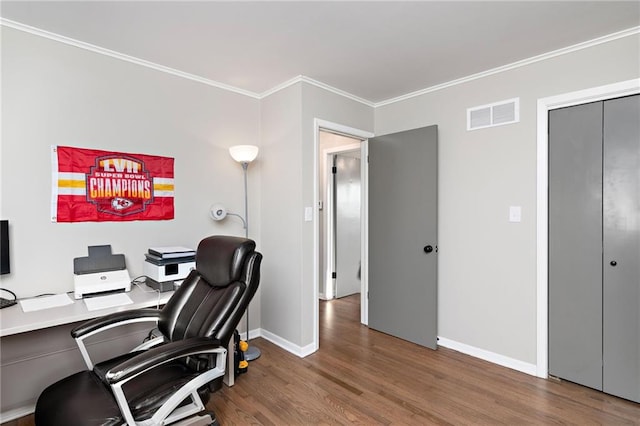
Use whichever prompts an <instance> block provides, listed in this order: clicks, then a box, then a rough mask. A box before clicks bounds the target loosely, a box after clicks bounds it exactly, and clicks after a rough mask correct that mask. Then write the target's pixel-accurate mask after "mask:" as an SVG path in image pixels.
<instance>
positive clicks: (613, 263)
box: [609, 260, 618, 266]
mask: <svg viewBox="0 0 640 426" xmlns="http://www.w3.org/2000/svg"><path fill="white" fill-rule="evenodd" d="M617 264H618V262H616V261H615V260H612V261H611V262H609V265H611V266H616V265H617Z"/></svg>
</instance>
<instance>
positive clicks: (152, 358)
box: [105, 337, 226, 384]
mask: <svg viewBox="0 0 640 426" xmlns="http://www.w3.org/2000/svg"><path fill="white" fill-rule="evenodd" d="M223 351H224V352H226V348H224V347H222V346H220V341H218V340H217V339H210V338H208V337H196V338H192V339H186V340H180V341H176V342H170V343H166V344H164V345H161V346H158V347H154V348H151V349H149V350H147V351H145V352H142V353H140V354H138V355H136V356H134V357H133V358H130V359H128V360H126V361H124V362H122V363H120V364H118V365H116V366H114V367H112V368H111V369H110V370H109V371H108V372H107V373H106V374H105V379H106V380H107V382H108V383H109V384H115V383H118V382H120V381H123V380H127V379H129V378H131V377H133V376H136V375H138V374H140V373H142V372H144V371H146V370H149V369H151V368H153V367H154V366H157V365H160V364H164V363H166V362H169V361H172V360H174V359H177V358H183V357H185V356H193V355H200V354H207V353H221V352H223Z"/></svg>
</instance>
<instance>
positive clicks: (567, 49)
mask: <svg viewBox="0 0 640 426" xmlns="http://www.w3.org/2000/svg"><path fill="white" fill-rule="evenodd" d="M635 34H640V26H637V27H632V28H628V29H626V30H622V31H618V32H616V33H612V34H608V35H605V36H602V37H598V38H594V39H592V40H587V41H584V42H582V43H578V44H574V45H572V46H568V47H563V48H561V49H557V50H553V51H551V52H547V53H543V54H541V55H537V56H532V57H530V58H527V59H523V60H521V61H517V62H512V63H510V64H507V65H502V66H499V67H496V68H492V69H489V70H486V71H482V72H479V73H477V74H472V75H469V76H466V77H462V78H459V79H456V80H451V81H448V82H446V83H442V84H437V85H435V86H431V87H427V88H426V89H422V90H418V91H416V92H411V93H407V94H406V95H402V96H398V97H396V98H391V99H387V100H386V101H381V102H376V103H375V104H374V107H375V108H377V107H381V106H385V105H389V104H393V103H396V102H400V101H404V100H407V99H411V98H415V97H416V96H420V95H424V94H427V93H432V92H436V91H438V90H442V89H446V88H448V87H452V86H457V85H458V84H463V83H467V82H470V81H473V80H477V79H480V78H484V77H488V76H490V75H494V74H499V73H501V72H505V71H510V70H513V69H516V68H520V67H524V66H526V65H531V64H535V63H536V62H541V61H544V60H547V59H551V58H555V57H556V56H561V55H566V54H568V53H573V52H577V51H579V50H583V49H587V48H589V47H593V46H597V45H600V44H603V43H608V42H610V41H614V40H618V39H620V38H624V37H629V36H632V35H635Z"/></svg>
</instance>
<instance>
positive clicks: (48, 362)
mask: <svg viewBox="0 0 640 426" xmlns="http://www.w3.org/2000/svg"><path fill="white" fill-rule="evenodd" d="M140 287H141V288H139V287H138V286H136V285H133V286H132V289H131V291H130V292H128V293H127V295H129V297H130V298H131V300H132V301H133V304H128V305H122V306H117V307H111V308H106V309H101V310H96V311H89V310H88V309H87V307H86V305H85V303H84V301H83V300H82V299H81V300H74V303H73V304H70V305H66V306H60V307H55V308H49V309H44V310H40V311H34V312H23V311H22V307H21V306H20V304H19V303H18V304H16V305H13V306H10V307H8V308H4V309H0V337H2V340H1V343H2V351H0V370H1V371H2V376H1V381H0V395H2V398H1V399H0V423H3V422H7V421H9V420H13V419H16V418H19V417H22V416H25V415H28V414H30V413H32V412H33V410H34V408H35V402H36V399H37V397H38V395H40V393H41V392H42V390H44V388H45V387H47V386H48V385H50V384H52V383H54V382H56V381H58V380H60V379H62V378H64V377H66V376H69V375H71V374H73V373H75V372H78V371H81V370H83V369H86V365H85V364H84V361H83V360H82V357H81V356H80V352H79V350H78V349H77V346H76V344H75V341H74V340H73V339H72V338H71V335H70V330H71V329H72V328H73V327H75V326H76V325H78V324H79V323H82V322H84V321H86V320H89V319H92V318H97V317H101V316H104V315H107V314H110V313H113V312H118V311H128V310H132V309H139V308H149V307H155V306H157V305H163V304H165V303H166V302H167V301H168V300H169V298H170V297H171V296H172V295H173V292H172V291H171V292H164V293H160V294H158V292H157V291H155V290H153V289H151V288H149V287H147V286H146V285H144V284H142V285H141V286H140ZM72 299H73V297H72ZM121 328H122V329H123V330H120V329H121ZM151 328H153V326H151V325H150V323H140V324H130V325H126V326H123V327H117V328H115V329H112V330H108V331H106V332H104V333H100V336H101V337H100V339H96V341H95V342H94V343H91V344H90V345H91V346H92V348H91V351H90V353H91V354H92V358H93V355H94V353H95V354H97V356H98V358H97V359H98V360H101V359H107V358H110V357H112V356H115V355H117V354H120V353H125V352H127V351H129V350H130V349H132V348H133V347H135V346H136V345H137V344H139V343H141V342H142V339H143V338H144V337H145V336H146V334H147V333H148V332H149V330H150V329H151ZM88 346H89V345H88ZM227 350H228V356H227V372H226V374H225V377H224V383H225V384H226V385H227V386H232V385H233V382H234V374H233V339H232V340H231V341H230V342H229V347H228V348H227Z"/></svg>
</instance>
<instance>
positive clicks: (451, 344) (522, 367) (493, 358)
mask: <svg viewBox="0 0 640 426" xmlns="http://www.w3.org/2000/svg"><path fill="white" fill-rule="evenodd" d="M438 344H439V345H440V346H444V347H445V348H449V349H453V350H454V351H458V352H462V353H463V354H467V355H471V356H473V357H476V358H480V359H483V360H485V361H489V362H492V363H494V364H498V365H501V366H503V367H507V368H511V369H512V370H516V371H520V372H522V373H526V374H529V375H531V376H536V373H537V368H536V365H535V364H530V363H528V362H524V361H520V360H518V359H514V358H509V357H507V356H504V355H500V354H497V353H495V352H490V351H487V350H484V349H480V348H476V347H474V346H470V345H466V344H464V343H460V342H456V341H455V340H450V339H447V338H446V337H438Z"/></svg>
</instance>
